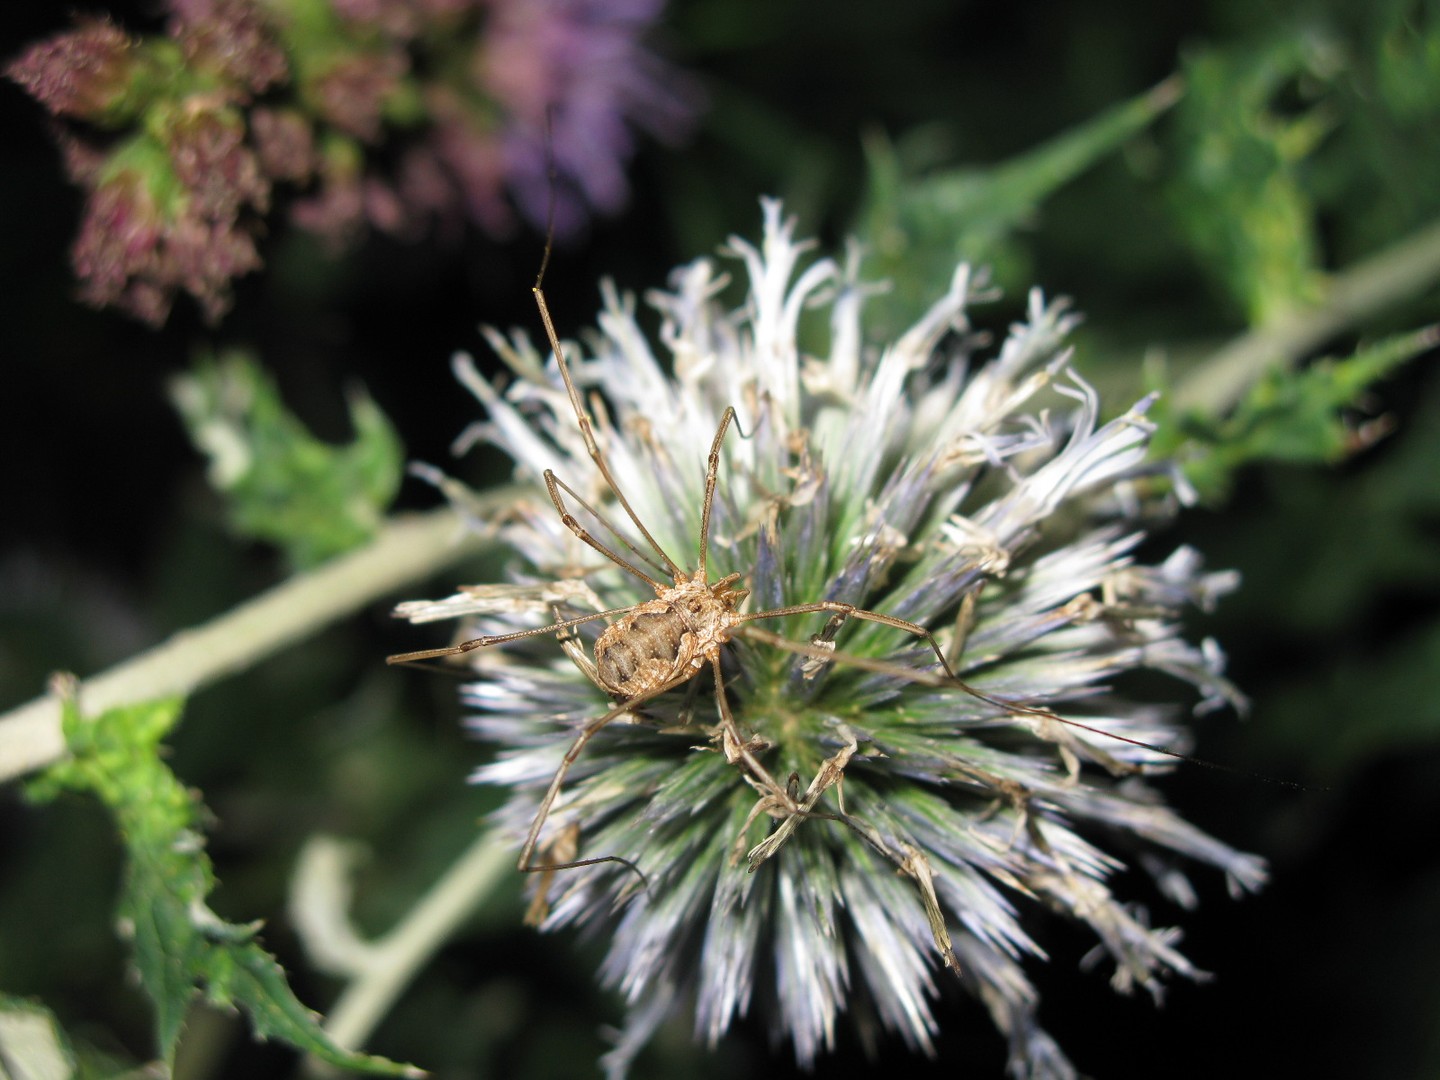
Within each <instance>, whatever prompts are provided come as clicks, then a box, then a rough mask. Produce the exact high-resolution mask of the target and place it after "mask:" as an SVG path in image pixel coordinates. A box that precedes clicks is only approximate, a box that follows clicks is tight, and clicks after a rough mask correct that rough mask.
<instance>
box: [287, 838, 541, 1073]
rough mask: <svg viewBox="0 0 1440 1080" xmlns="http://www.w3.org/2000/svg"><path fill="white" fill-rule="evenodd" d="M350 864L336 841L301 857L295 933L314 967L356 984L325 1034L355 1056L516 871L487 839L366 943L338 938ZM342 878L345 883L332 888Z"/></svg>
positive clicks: (318, 1068)
mask: <svg viewBox="0 0 1440 1080" xmlns="http://www.w3.org/2000/svg"><path fill="white" fill-rule="evenodd" d="M348 863H349V859H348V858H347V857H346V855H345V852H344V851H343V849H341V848H338V847H337V846H336V845H335V843H334V841H326V840H323V839H321V840H316V841H312V843H311V846H309V847H307V849H306V851H305V853H304V854H302V856H301V865H300V869H299V871H298V873H297V875H296V887H295V890H294V894H293V896H292V901H291V908H292V911H295V912H296V913H297V915H300V916H301V917H299V918H297V920H296V925H297V927H298V928H299V929H300V931H301V938H302V940H303V941H304V942H305V945H306V947H307V949H309V950H310V951H311V953H312V955H313V956H314V959H315V962H316V964H317V966H323V967H326V968H329V969H331V970H336V971H340V972H342V973H344V974H348V975H350V976H351V977H352V980H353V981H352V982H351V983H350V985H349V986H347V987H346V988H345V991H344V992H343V993H342V994H341V995H340V998H339V1000H338V1001H337V1002H336V1003H335V1006H334V1008H333V1009H331V1011H330V1015H329V1017H328V1018H327V1019H326V1021H325V1031H326V1033H327V1034H328V1035H329V1036H330V1037H331V1039H333V1040H334V1041H335V1043H336V1044H337V1045H339V1046H342V1047H345V1048H347V1049H355V1048H358V1047H359V1046H360V1045H361V1044H362V1043H364V1041H365V1039H366V1038H367V1036H368V1035H369V1034H370V1032H371V1031H372V1030H373V1029H374V1027H375V1025H376V1024H378V1023H379V1022H380V1020H381V1019H382V1018H383V1017H384V1016H385V1014H386V1013H387V1012H388V1011H389V1010H390V1006H391V1005H393V1004H394V1003H395V999H396V998H397V997H399V996H400V993H401V992H402V991H403V990H404V989H405V987H406V986H407V985H408V984H409V982H410V980H411V978H413V977H414V975H415V972H416V971H418V970H419V969H420V967H421V965H422V964H424V962H425V961H426V960H428V959H429V958H430V956H432V955H433V954H434V952H435V950H436V949H438V948H439V947H440V946H441V945H442V944H444V943H445V941H446V940H447V939H448V938H449V937H450V935H451V934H452V933H453V932H454V930H455V928H456V927H457V926H459V925H460V923H461V922H463V921H464V920H465V919H466V918H467V917H468V916H469V915H470V914H471V913H472V912H474V911H475V909H476V908H477V907H479V905H480V902H481V901H482V900H483V899H484V898H485V897H486V896H487V895H488V894H489V893H490V891H491V890H492V889H493V888H494V887H495V885H496V884H497V883H498V882H499V881H500V880H501V879H502V878H504V877H505V876H506V871H507V870H511V868H512V867H513V865H514V845H513V844H507V843H505V842H504V841H502V840H501V839H500V838H499V837H498V836H496V835H495V833H493V832H485V833H482V834H481V835H480V836H478V837H476V838H475V841H474V842H473V843H472V844H471V845H470V847H469V848H467V849H466V851H465V853H464V854H462V855H461V856H460V858H458V859H457V860H456V861H455V863H454V864H453V865H452V866H451V867H450V869H449V870H448V871H446V873H445V876H444V877H442V878H441V879H440V880H439V881H438V882H436V883H435V885H434V886H433V887H432V888H431V889H430V891H429V892H428V893H426V894H425V896H423V897H422V898H421V899H420V901H419V902H418V903H417V904H416V905H415V906H414V907H413V908H412V909H411V910H410V913H409V914H408V915H406V916H405V918H404V919H403V920H402V921H401V922H400V923H399V924H397V925H396V926H395V927H394V928H393V929H391V931H390V932H389V933H388V934H386V935H385V936H384V937H381V938H379V939H377V940H375V941H368V942H367V941H362V940H360V938H359V937H358V936H357V935H355V934H354V933H353V931H351V930H349V929H346V930H345V931H344V932H343V933H341V934H339V935H337V934H336V932H335V924H336V923H340V924H343V925H344V926H346V927H347V928H348V924H349V912H348V911H346V910H339V908H341V907H348V898H349V886H348V874H349V869H348ZM512 872H513V871H512ZM318 878H329V879H332V880H328V881H321V880H317V879H318ZM337 878H339V879H345V880H339V881H337V880H333V879H337ZM307 905H308V906H309V909H310V911H311V913H312V914H313V915H314V916H316V917H315V918H305V917H304V914H303V912H301V911H300V910H299V909H301V908H304V907H306V906H307ZM307 927H310V928H311V929H310V930H307V929H306V928H307ZM306 1071H307V1072H308V1073H309V1074H310V1075H326V1074H328V1073H330V1070H329V1069H328V1068H327V1067H326V1066H324V1065H323V1064H321V1063H318V1062H315V1061H309V1062H307V1067H306Z"/></svg>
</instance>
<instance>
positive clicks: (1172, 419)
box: [1150, 327, 1440, 502]
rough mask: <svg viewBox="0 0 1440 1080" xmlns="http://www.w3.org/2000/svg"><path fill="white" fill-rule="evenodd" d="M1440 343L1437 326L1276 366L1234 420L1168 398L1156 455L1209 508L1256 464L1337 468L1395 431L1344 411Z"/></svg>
mask: <svg viewBox="0 0 1440 1080" xmlns="http://www.w3.org/2000/svg"><path fill="white" fill-rule="evenodd" d="M1437 340H1440V334H1437V328H1435V327H1430V328H1427V329H1424V330H1419V331H1415V332H1412V333H1408V334H1397V335H1395V336H1393V337H1389V338H1386V339H1385V340H1383V341H1380V342H1377V343H1376V344H1374V345H1370V346H1367V347H1365V348H1363V349H1361V350H1360V351H1358V352H1357V353H1355V355H1354V356H1351V357H1347V358H1344V359H1334V358H1327V359H1323V360H1317V361H1316V362H1315V363H1313V364H1311V365H1309V366H1308V367H1306V368H1304V369H1303V370H1301V371H1298V372H1291V371H1289V370H1287V369H1284V368H1272V369H1271V370H1270V371H1269V372H1267V373H1266V374H1265V375H1264V376H1262V377H1261V378H1260V379H1259V380H1258V381H1257V382H1255V383H1254V384H1253V385H1252V386H1251V387H1250V389H1249V391H1248V392H1247V393H1246V395H1245V396H1244V397H1243V398H1242V399H1241V400H1240V402H1239V404H1238V405H1237V406H1236V407H1235V410H1234V411H1233V412H1232V413H1230V414H1229V415H1228V416H1226V417H1223V418H1216V417H1215V416H1213V415H1212V414H1210V413H1207V412H1205V411H1203V410H1199V409H1190V410H1181V409H1177V408H1175V407H1174V406H1173V405H1171V404H1169V402H1170V399H1171V397H1172V395H1168V394H1163V393H1162V394H1161V397H1160V400H1159V401H1158V402H1157V403H1156V406H1155V408H1154V409H1153V410H1152V412H1151V414H1150V415H1151V418H1152V419H1153V420H1154V421H1155V422H1156V424H1157V425H1158V427H1159V430H1158V431H1157V432H1156V436H1155V438H1154V440H1153V441H1152V443H1151V448H1152V452H1153V454H1154V455H1155V457H1157V458H1159V459H1162V460H1178V461H1180V462H1181V465H1182V467H1183V469H1184V471H1185V478H1186V479H1187V480H1188V481H1189V482H1190V483H1191V484H1192V485H1193V486H1194V488H1195V490H1196V491H1197V492H1198V493H1199V494H1200V497H1201V498H1202V499H1204V500H1205V501H1207V502H1213V501H1216V500H1219V499H1220V498H1222V497H1223V496H1224V495H1225V493H1226V492H1227V491H1228V490H1229V487H1230V482H1231V480H1232V478H1233V477H1234V475H1235V473H1236V471H1237V470H1239V469H1240V468H1242V467H1244V466H1246V465H1250V464H1254V463H1257V462H1291V463H1304V464H1332V463H1334V462H1337V461H1340V460H1342V459H1343V458H1344V457H1346V456H1347V455H1349V454H1350V453H1353V452H1354V451H1356V450H1358V449H1363V448H1364V447H1366V446H1369V445H1370V444H1372V443H1373V442H1374V441H1375V440H1376V439H1378V438H1380V437H1381V436H1383V435H1384V434H1385V433H1386V431H1387V430H1388V428H1387V426H1386V423H1385V421H1384V420H1374V421H1370V422H1368V423H1362V424H1359V425H1356V424H1353V423H1350V422H1347V420H1346V418H1345V417H1344V415H1342V410H1343V409H1346V408H1356V407H1358V406H1360V405H1361V404H1362V402H1361V398H1362V396H1363V395H1364V393H1365V391H1366V390H1367V389H1368V388H1369V387H1370V386H1371V385H1372V384H1374V383H1375V382H1376V381H1378V380H1379V379H1382V378H1384V377H1385V376H1386V375H1387V374H1389V373H1390V372H1392V371H1394V370H1395V369H1396V368H1397V367H1399V366H1400V365H1401V364H1403V363H1405V362H1406V361H1407V360H1410V359H1412V358H1413V357H1415V356H1416V355H1418V354H1419V353H1421V352H1423V351H1424V350H1426V349H1429V348H1433V347H1434V346H1435V344H1436V342H1437Z"/></svg>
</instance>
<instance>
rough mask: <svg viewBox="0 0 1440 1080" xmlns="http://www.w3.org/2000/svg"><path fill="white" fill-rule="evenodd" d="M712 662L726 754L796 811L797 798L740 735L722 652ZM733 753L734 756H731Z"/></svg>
mask: <svg viewBox="0 0 1440 1080" xmlns="http://www.w3.org/2000/svg"><path fill="white" fill-rule="evenodd" d="M710 664H711V666H712V667H713V668H714V670H715V703H716V705H717V706H718V707H719V709H720V730H721V732H722V733H723V736H724V737H725V742H726V746H725V754H726V756H727V757H730V759H731V763H732V764H733V763H734V762H735V761H743V762H744V763H745V767H746V768H747V769H749V770H750V773H751V775H753V776H754V777H755V779H756V780H757V781H758V782H759V783H760V785H761V786H762V787H764V788H766V789H768V790H769V791H770V793H771V794H772V795H773V796H774V797H775V798H776V800H777V801H778V802H779V804H780V805H782V806H784V807H785V809H787V810H790V811H792V812H793V811H794V810H795V809H796V804H795V800H794V799H793V798H791V797H790V793H789V791H787V790H786V788H785V787H783V786H782V785H780V784H778V783H776V782H775V778H774V777H773V776H771V775H770V773H769V771H768V770H766V768H765V766H764V765H761V764H760V761H759V759H758V758H756V757H755V755H754V754H752V753H751V752H750V751H749V750H748V749H746V746H745V740H744V739H743V738H741V737H740V728H739V727H738V726H737V725H736V723H735V716H734V714H733V713H732V712H731V711H730V702H729V701H728V700H726V698H725V676H724V675H723V673H722V672H721V670H720V653H719V651H718V650H716V651H715V652H713V653H711V654H710ZM731 755H733V757H732V756H731Z"/></svg>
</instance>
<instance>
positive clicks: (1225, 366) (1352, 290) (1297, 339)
mask: <svg viewBox="0 0 1440 1080" xmlns="http://www.w3.org/2000/svg"><path fill="white" fill-rule="evenodd" d="M1437 279H1440V221H1437V222H1432V223H1431V224H1430V225H1428V226H1426V227H1425V228H1424V229H1422V230H1420V231H1419V232H1417V233H1414V234H1413V235H1411V236H1409V237H1408V238H1406V239H1405V240H1402V241H1400V242H1399V243H1398V244H1393V245H1392V246H1390V247H1389V248H1386V249H1385V250H1384V251H1381V252H1379V253H1378V254H1376V255H1372V256H1371V257H1370V258H1368V259H1365V260H1363V261H1362V262H1360V263H1358V264H1356V265H1355V266H1353V267H1351V268H1350V269H1348V270H1346V271H1345V272H1344V273H1341V274H1338V275H1336V276H1335V277H1334V278H1332V279H1331V280H1330V283H1329V286H1328V288H1327V289H1326V294H1325V300H1324V302H1323V303H1322V304H1320V305H1318V306H1315V307H1305V308H1297V309H1296V310H1294V311H1292V312H1290V313H1289V314H1287V315H1284V316H1282V317H1280V318H1278V319H1275V320H1274V321H1273V322H1271V323H1270V324H1268V325H1266V326H1261V327H1257V328H1256V329H1254V330H1251V331H1250V332H1249V333H1246V334H1243V335H1241V336H1240V337H1238V338H1236V339H1235V340H1233V341H1232V342H1231V343H1230V344H1228V345H1226V346H1225V347H1224V348H1222V349H1220V350H1219V351H1217V352H1215V353H1214V354H1212V355H1211V356H1210V357H1209V358H1208V359H1207V360H1205V361H1204V362H1203V363H1202V364H1201V365H1200V366H1199V367H1198V368H1196V369H1195V371H1193V372H1192V373H1191V374H1190V375H1189V376H1188V377H1186V378H1185V379H1184V380H1183V381H1182V382H1181V383H1180V385H1179V386H1178V387H1177V388H1176V391H1175V403H1176V404H1177V405H1178V406H1180V407H1181V408H1185V409H1190V408H1196V409H1201V410H1203V411H1205V412H1213V413H1217V414H1219V413H1223V412H1226V411H1227V410H1229V409H1230V408H1232V407H1233V406H1234V405H1235V404H1236V403H1237V402H1238V401H1239V400H1240V399H1241V398H1242V397H1243V396H1244V394H1245V391H1246V390H1248V389H1249V388H1250V386H1251V385H1253V384H1254V383H1255V381H1256V380H1257V379H1259V378H1260V376H1261V375H1263V374H1264V373H1265V372H1266V371H1268V370H1270V368H1271V367H1273V366H1276V365H1281V364H1284V365H1291V364H1294V363H1296V362H1297V361H1298V360H1300V359H1301V358H1303V357H1304V356H1305V355H1306V354H1307V353H1308V352H1310V351H1311V350H1312V349H1315V348H1317V347H1319V346H1320V345H1321V344H1323V343H1324V342H1325V340H1326V339H1327V338H1330V337H1333V336H1334V335H1336V334H1338V333H1340V332H1341V331H1343V330H1345V329H1347V328H1348V327H1351V326H1354V325H1356V324H1357V323H1359V322H1361V321H1362V320H1364V319H1365V318H1368V317H1369V316H1371V315H1373V314H1375V313H1376V312H1378V311H1383V310H1385V309H1386V308H1389V307H1394V306H1395V305H1397V304H1399V303H1400V302H1402V301H1404V300H1407V299H1409V298H1411V297H1413V296H1418V295H1419V294H1420V293H1422V292H1423V291H1424V290H1425V289H1427V288H1429V287H1430V286H1431V285H1432V284H1433V283H1434V282H1435V281H1436V280H1437Z"/></svg>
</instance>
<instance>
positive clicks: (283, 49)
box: [5, 0, 696, 325]
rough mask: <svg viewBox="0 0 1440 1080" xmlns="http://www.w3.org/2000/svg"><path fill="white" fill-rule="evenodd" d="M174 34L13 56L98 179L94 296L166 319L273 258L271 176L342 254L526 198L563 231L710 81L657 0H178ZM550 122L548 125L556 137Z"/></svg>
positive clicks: (209, 302)
mask: <svg viewBox="0 0 1440 1080" xmlns="http://www.w3.org/2000/svg"><path fill="white" fill-rule="evenodd" d="M167 6H168V9H169V18H168V21H167V24H166V33H165V34H164V35H153V36H150V37H143V38H140V37H134V36H132V35H130V34H127V33H126V32H125V31H123V30H122V29H121V28H119V27H117V26H116V25H115V24H114V23H113V22H111V21H109V20H107V19H103V18H93V17H92V18H86V19H83V20H81V21H79V22H77V24H76V26H75V28H74V29H72V30H70V31H67V32H65V33H62V34H59V35H57V36H55V37H53V38H51V39H49V40H46V41H42V42H39V43H37V44H35V45H33V46H31V47H30V48H29V49H28V50H26V51H25V52H24V53H23V54H22V55H20V56H19V57H18V58H16V59H15V60H14V61H12V62H11V63H10V64H9V65H8V67H7V68H6V69H5V73H6V74H7V75H8V76H9V77H10V78H11V79H13V80H14V81H16V82H18V83H20V84H21V85H22V86H23V87H25V89H26V90H27V91H29V93H30V94H31V95H32V96H33V97H34V98H35V99H36V100H37V101H38V102H40V104H42V105H43V106H44V107H45V108H46V109H47V110H48V111H49V112H51V113H52V114H53V115H54V116H56V117H57V118H60V119H61V120H63V121H66V125H65V126H64V127H63V128H62V129H61V130H62V135H61V138H62V142H63V146H64V150H65V163H66V168H67V172H68V174H69V176H70V178H71V180H72V181H74V182H75V183H77V184H79V185H81V186H82V187H84V188H85V189H86V190H87V191H88V193H89V196H88V199H87V203H86V209H85V215H84V220H83V222H82V224H81V227H80V232H79V235H78V237H77V239H76V241H75V246H74V249H73V253H72V254H73V260H74V265H75V270H76V274H77V276H78V277H79V279H80V282H81V285H80V296H81V298H82V299H83V300H85V301H86V302H87V303H90V304H93V305H95V306H97V307H103V306H110V305H114V306H117V307H120V308H121V309H123V310H125V311H127V312H129V313H130V314H132V315H134V316H136V317H138V318H141V319H143V320H145V321H146V322H149V323H152V324H155V325H158V324H160V323H162V322H163V321H164V320H165V318H166V317H167V316H168V314H169V312H170V308H171V305H172V304H173V301H174V298H175V295H176V294H177V293H178V292H186V293H189V294H190V295H191V296H192V297H194V299H195V300H196V301H197V302H198V303H199V305H200V307H201V309H202V311H203V312H204V313H205V315H206V317H207V318H209V319H211V320H214V319H217V318H219V316H221V315H222V314H223V313H224V312H225V311H226V310H227V309H228V307H229V306H230V302H231V294H230V288H231V283H232V281H233V280H234V279H235V278H236V277H238V276H240V275H242V274H245V273H248V272H250V271H252V270H255V269H257V268H258V267H259V266H260V265H261V260H260V255H259V252H258V250H257V248H256V241H255V238H256V236H257V235H258V233H259V231H260V226H261V224H262V222H263V220H264V218H265V216H266V215H267V214H269V213H270V211H271V207H272V203H273V202H274V201H275V199H274V198H273V195H274V194H276V193H275V190H274V189H275V186H276V185H277V184H280V185H286V186H287V188H289V189H291V190H289V191H287V192H286V193H285V194H287V195H288V196H291V197H289V198H287V200H286V203H287V205H288V210H289V214H290V218H291V220H292V221H293V222H294V223H295V224H296V225H298V226H299V227H301V228H303V229H306V230H309V231H311V232H313V233H316V234H317V235H319V236H320V237H321V238H322V239H324V240H325V242H326V243H327V246H329V247H330V248H332V249H333V250H338V249H342V248H344V247H345V246H346V245H348V244H351V243H353V242H355V241H356V240H357V239H358V238H359V237H360V236H362V235H363V234H364V232H365V231H366V230H367V229H370V228H376V229H380V230H383V231H385V232H388V233H392V234H396V235H401V236H406V237H413V236H416V235H419V234H421V233H423V232H424V231H426V230H427V229H428V228H430V227H431V226H433V225H435V224H437V223H438V224H443V225H445V226H447V227H450V228H454V227H456V226H458V225H460V224H461V223H463V222H465V221H469V222H473V223H474V224H476V225H478V226H479V227H481V228H482V229H484V230H486V231H487V232H489V233H491V234H492V235H497V236H502V235H505V234H506V233H508V232H509V231H510V230H512V229H513V228H514V226H515V215H514V211H513V210H512V201H513V205H516V206H518V207H519V209H520V211H521V212H522V213H523V214H524V215H525V216H526V217H528V218H529V219H530V220H531V221H533V222H536V223H542V222H543V221H544V220H545V214H546V205H547V200H548V197H549V190H550V188H551V186H552V185H551V184H550V182H549V180H548V178H547V164H546V162H547V150H546V141H547V138H551V139H552V141H553V146H554V148H555V154H554V157H555V166H556V173H557V177H558V180H559V184H558V187H557V191H556V195H557V200H558V206H557V222H556V223H557V231H558V232H559V233H560V235H562V236H563V235H565V234H566V233H568V232H573V231H575V230H576V229H578V228H579V227H581V226H582V225H583V223H584V220H585V218H586V216H587V215H588V213H589V211H590V210H592V209H593V210H597V211H599V212H601V213H611V212H614V211H615V210H617V209H618V208H619V207H620V206H621V205H623V203H624V201H625V198H626V195H627V186H626V182H625V177H624V164H625V161H626V160H627V159H628V158H629V156H630V155H631V153H632V152H633V149H634V142H633V136H632V134H631V126H632V125H634V126H638V127H640V128H643V129H644V130H647V131H649V132H650V133H652V134H654V135H656V136H659V137H661V138H667V139H676V138H678V137H680V136H681V135H682V134H683V133H684V131H685V130H686V127H687V125H688V123H689V121H690V119H691V117H692V116H693V113H694V110H695V103H696V94H695V92H694V91H693V89H692V88H690V87H689V86H688V85H687V84H686V83H685V81H684V80H683V79H682V78H681V77H680V76H679V75H678V73H676V72H675V71H673V70H672V69H670V68H669V67H667V66H666V65H665V64H663V63H662V62H661V61H660V60H659V59H658V58H656V57H655V56H654V55H652V54H651V53H650V52H648V51H647V50H646V49H645V48H644V47H643V46H642V45H641V44H640V37H641V35H642V34H643V32H644V31H645V30H646V29H647V27H648V26H649V25H650V24H651V23H652V22H653V21H654V20H655V19H656V17H657V16H658V15H659V13H660V8H661V0H331V2H329V3H323V4H320V5H319V6H317V8H316V9H314V10H310V11H308V12H307V14H306V17H305V18H303V19H302V18H299V17H298V15H295V16H294V17H292V15H291V14H290V13H289V12H288V11H287V9H285V8H284V7H277V6H275V5H265V4H261V3H259V2H258V0H167ZM549 132H553V136H551V135H549V134H547V133H549Z"/></svg>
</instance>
